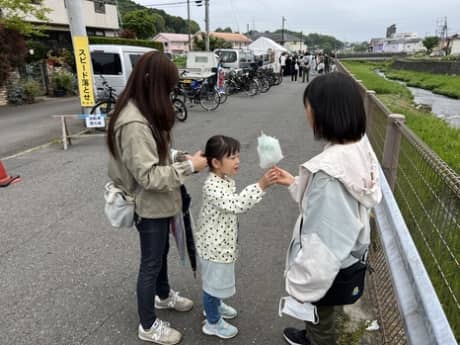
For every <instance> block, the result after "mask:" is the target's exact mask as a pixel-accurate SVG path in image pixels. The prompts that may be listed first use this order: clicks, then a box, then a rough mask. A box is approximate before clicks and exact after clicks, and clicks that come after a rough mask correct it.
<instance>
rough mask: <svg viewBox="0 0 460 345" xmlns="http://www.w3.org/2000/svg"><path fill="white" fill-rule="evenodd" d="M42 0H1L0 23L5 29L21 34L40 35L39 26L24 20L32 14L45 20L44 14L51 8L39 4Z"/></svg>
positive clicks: (40, 19)
mask: <svg viewBox="0 0 460 345" xmlns="http://www.w3.org/2000/svg"><path fill="white" fill-rule="evenodd" d="M41 3H42V0H1V1H0V4H1V6H0V24H2V25H3V26H4V28H5V29H9V30H15V31H17V32H19V33H20V34H21V35H23V36H30V35H41V34H42V33H41V28H42V27H40V26H38V25H36V24H32V23H31V22H28V21H26V20H25V18H26V17H28V16H32V17H35V18H37V19H38V20H39V21H43V22H46V21H47V20H48V18H47V17H46V14H47V13H48V12H50V11H51V10H50V9H49V8H46V7H43V6H41Z"/></svg>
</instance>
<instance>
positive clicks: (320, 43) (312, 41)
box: [275, 30, 343, 52]
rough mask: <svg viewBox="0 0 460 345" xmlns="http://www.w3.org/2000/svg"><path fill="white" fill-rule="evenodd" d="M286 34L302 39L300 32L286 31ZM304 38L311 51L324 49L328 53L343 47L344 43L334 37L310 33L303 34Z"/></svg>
mask: <svg viewBox="0 0 460 345" xmlns="http://www.w3.org/2000/svg"><path fill="white" fill-rule="evenodd" d="M275 32H281V30H276V31H275ZM285 32H287V33H289V34H291V35H294V36H297V37H299V38H300V32H296V31H290V30H285ZM302 37H303V38H304V43H305V44H306V45H307V46H308V49H309V50H310V51H313V50H315V49H322V50H324V51H327V52H332V51H335V50H337V49H340V48H342V47H343V42H341V41H339V40H338V39H336V38H335V37H334V36H329V35H321V34H318V33H310V34H308V35H305V34H303V35H302Z"/></svg>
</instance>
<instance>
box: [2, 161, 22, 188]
mask: <svg viewBox="0 0 460 345" xmlns="http://www.w3.org/2000/svg"><path fill="white" fill-rule="evenodd" d="M19 181H21V179H20V177H19V175H18V176H10V175H8V174H7V173H6V170H5V167H4V166H3V163H2V161H0V187H7V186H9V185H10V184H12V183H17V182H19Z"/></svg>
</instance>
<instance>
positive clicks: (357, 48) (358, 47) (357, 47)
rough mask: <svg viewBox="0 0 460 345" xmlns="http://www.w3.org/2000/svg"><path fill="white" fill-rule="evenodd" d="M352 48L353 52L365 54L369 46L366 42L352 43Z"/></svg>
mask: <svg viewBox="0 0 460 345" xmlns="http://www.w3.org/2000/svg"><path fill="white" fill-rule="evenodd" d="M352 48H353V51H354V52H367V51H368V50H369V44H368V43H367V42H366V41H364V42H361V43H354V44H352Z"/></svg>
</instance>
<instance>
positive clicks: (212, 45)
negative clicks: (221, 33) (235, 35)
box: [193, 34, 233, 51]
mask: <svg viewBox="0 0 460 345" xmlns="http://www.w3.org/2000/svg"><path fill="white" fill-rule="evenodd" d="M193 46H194V48H195V50H199V51H204V50H206V42H205V40H204V35H203V34H201V35H196V36H195V37H193ZM232 47H233V46H232V43H231V42H227V41H224V40H223V39H221V38H217V37H214V36H209V49H210V50H211V51H213V50H214V49H219V48H220V49H225V48H232Z"/></svg>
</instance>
